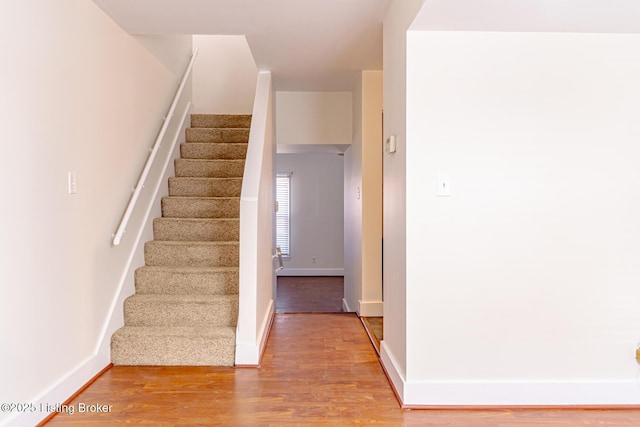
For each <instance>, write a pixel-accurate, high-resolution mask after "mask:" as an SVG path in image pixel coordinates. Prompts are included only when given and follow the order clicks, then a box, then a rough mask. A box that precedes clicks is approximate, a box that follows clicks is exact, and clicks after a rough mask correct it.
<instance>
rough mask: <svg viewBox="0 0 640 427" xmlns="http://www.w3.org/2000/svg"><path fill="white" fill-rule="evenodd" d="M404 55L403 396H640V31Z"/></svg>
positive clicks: (475, 399)
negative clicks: (444, 187)
mask: <svg viewBox="0 0 640 427" xmlns="http://www.w3.org/2000/svg"><path fill="white" fill-rule="evenodd" d="M407 58H408V65H407V90H406V93H407V104H406V105H407V139H406V155H407V164H406V177H407V187H406V188H407V206H406V215H407V257H406V266H407V267H406V268H407V294H406V301H407V303H406V304H407V319H410V320H411V321H410V322H409V323H408V325H407V371H406V375H407V378H406V379H407V384H406V389H405V395H404V402H405V404H417V405H419V404H423V405H612V404H635V405H637V404H639V403H640V389H639V388H638V379H637V373H638V364H637V361H636V359H635V350H636V347H637V345H638V340H639V338H640V310H638V305H637V301H639V300H640V287H639V286H638V283H639V282H640V263H638V259H640V227H638V218H640V186H639V185H638V182H640V168H638V162H637V159H638V158H640V146H639V145H638V135H640V122H639V121H638V119H637V118H638V115H639V114H640V107H639V104H638V99H640V84H639V83H638V77H637V76H638V75H640V35H638V34H586V33H583V34H580V33H482V32H467V33H465V32H433V31H430V32H421V31H415V32H414V31H411V32H409V43H408V46H407ZM385 101H386V99H385ZM389 131H390V132H393V129H389ZM438 175H441V176H448V177H449V184H450V189H451V196H450V197H438V196H437V195H436V187H437V182H438V180H437V177H438ZM385 249H386V248H385ZM385 253H386V250H385ZM386 267H387V265H386V264H385V268H386ZM385 271H386V269H385ZM385 284H386V283H385ZM385 304H386V301H385ZM386 320H387V319H386V318H385V326H386ZM386 336H387V330H386V329H385V340H386V339H387V338H386ZM470 358H471V359H470ZM470 360H472V361H473V362H472V363H470Z"/></svg>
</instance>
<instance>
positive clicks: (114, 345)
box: [111, 331, 236, 366]
mask: <svg viewBox="0 0 640 427" xmlns="http://www.w3.org/2000/svg"><path fill="white" fill-rule="evenodd" d="M118 332H119V331H117V332H116V333H115V334H114V335H113V337H112V339H111V362H112V363H113V364H114V365H123V366H127V365H142V366H145V365H148V366H233V364H234V354H235V345H236V343H235V337H222V338H210V337H182V336H166V337H157V336H144V335H140V336H130V335H124V334H120V333H118Z"/></svg>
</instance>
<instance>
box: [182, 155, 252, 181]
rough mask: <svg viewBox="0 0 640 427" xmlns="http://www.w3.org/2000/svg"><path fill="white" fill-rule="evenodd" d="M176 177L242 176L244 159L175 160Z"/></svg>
mask: <svg viewBox="0 0 640 427" xmlns="http://www.w3.org/2000/svg"><path fill="white" fill-rule="evenodd" d="M175 171H176V177H207V178H242V174H243V173H244V160H190V159H177V160H176V161H175Z"/></svg>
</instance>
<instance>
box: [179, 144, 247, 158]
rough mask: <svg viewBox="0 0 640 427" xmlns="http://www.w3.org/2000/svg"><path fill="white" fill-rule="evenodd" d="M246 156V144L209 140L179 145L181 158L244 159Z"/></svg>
mask: <svg viewBox="0 0 640 427" xmlns="http://www.w3.org/2000/svg"><path fill="white" fill-rule="evenodd" d="M246 156H247V144H242V143H238V144H222V143H213V144H212V143H209V142H190V143H187V144H181V145H180V157H182V158H183V159H224V160H236V159H240V160H242V159H244V158H245V157H246Z"/></svg>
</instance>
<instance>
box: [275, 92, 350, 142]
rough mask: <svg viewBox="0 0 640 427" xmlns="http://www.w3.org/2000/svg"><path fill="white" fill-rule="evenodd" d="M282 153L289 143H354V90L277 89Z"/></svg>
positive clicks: (278, 135)
mask: <svg viewBox="0 0 640 427" xmlns="http://www.w3.org/2000/svg"><path fill="white" fill-rule="evenodd" d="M276 111H277V114H276V135H277V142H278V152H282V150H283V147H286V146H287V145H300V144H304V145H344V146H347V145H349V144H351V138H352V133H351V132H352V130H351V126H352V120H351V114H352V107H351V92H277V93H276Z"/></svg>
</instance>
